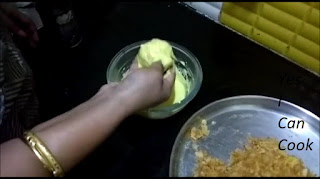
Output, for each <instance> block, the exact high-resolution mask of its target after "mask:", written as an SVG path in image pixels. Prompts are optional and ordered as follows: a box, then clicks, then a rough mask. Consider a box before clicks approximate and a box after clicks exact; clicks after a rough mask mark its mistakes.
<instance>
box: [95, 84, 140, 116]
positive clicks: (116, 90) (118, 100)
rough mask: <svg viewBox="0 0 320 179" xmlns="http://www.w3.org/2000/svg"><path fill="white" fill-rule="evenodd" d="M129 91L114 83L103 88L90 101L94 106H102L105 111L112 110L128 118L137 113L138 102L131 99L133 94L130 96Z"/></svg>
mask: <svg viewBox="0 0 320 179" xmlns="http://www.w3.org/2000/svg"><path fill="white" fill-rule="evenodd" d="M129 91H130V90H129V89H124V88H122V87H121V86H120V84H117V83H112V84H108V85H104V86H102V87H101V88H100V90H99V92H98V93H97V94H95V95H94V96H93V97H92V98H91V99H90V100H89V101H90V103H92V104H93V105H95V106H101V108H104V109H105V108H106V107H109V108H112V110H114V113H119V114H121V115H122V116H123V117H127V116H129V115H131V114H132V113H134V112H135V111H136V108H135V104H136V101H135V100H134V99H133V98H132V97H131V96H132V93H131V94H130V92H129ZM98 108H99V107H98ZM102 110H103V109H102ZM103 111H105V110H103Z"/></svg>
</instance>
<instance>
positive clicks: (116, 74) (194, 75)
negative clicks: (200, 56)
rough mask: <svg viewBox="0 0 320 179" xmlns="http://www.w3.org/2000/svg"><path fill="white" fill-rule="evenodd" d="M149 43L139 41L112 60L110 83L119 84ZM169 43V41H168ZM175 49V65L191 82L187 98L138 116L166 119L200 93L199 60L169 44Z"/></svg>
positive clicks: (109, 68) (108, 78) (108, 72)
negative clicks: (144, 44) (142, 46)
mask: <svg viewBox="0 0 320 179" xmlns="http://www.w3.org/2000/svg"><path fill="white" fill-rule="evenodd" d="M146 42H147V41H139V42H136V43H133V44H131V45H128V46H126V47H125V48H123V49H122V50H120V51H119V52H118V53H117V54H116V55H115V56H114V57H113V59H112V60H111V62H110V64H109V66H108V70H107V80H108V83H111V82H119V81H121V79H122V78H123V74H124V73H125V72H126V71H127V70H128V69H129V67H130V65H131V63H132V61H133V60H134V58H135V57H136V55H137V54H138V51H139V49H140V45H141V44H143V43H146ZM168 42H169V41H168ZM169 43H170V45H171V46H172V48H173V53H174V54H175V56H176V58H177V61H176V62H175V65H176V66H177V68H178V70H179V71H180V72H183V73H182V75H183V76H184V78H185V79H186V80H187V81H188V82H189V84H190V85H189V89H188V90H187V96H186V97H185V98H184V99H183V100H182V101H181V102H180V103H176V104H173V105H171V106H166V107H153V108H149V109H146V110H144V111H141V112H139V113H138V114H140V115H142V116H144V117H147V118H149V119H164V118H167V117H170V116H173V115H174V114H176V113H178V112H179V111H181V110H182V109H183V108H184V107H185V106H186V105H187V104H188V103H189V102H190V101H191V100H192V99H193V98H194V97H195V96H196V94H197V93H198V91H199V89H200V86H201V83H202V69H201V65H200V63H199V61H198V60H197V58H196V57H195V56H194V55H193V54H192V53H191V52H190V51H189V50H187V49H186V48H184V47H182V46H181V45H178V44H176V43H173V42H169Z"/></svg>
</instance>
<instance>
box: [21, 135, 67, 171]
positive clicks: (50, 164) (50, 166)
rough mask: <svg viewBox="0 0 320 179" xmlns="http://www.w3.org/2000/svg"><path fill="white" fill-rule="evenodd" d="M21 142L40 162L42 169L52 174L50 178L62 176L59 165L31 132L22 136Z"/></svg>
mask: <svg viewBox="0 0 320 179" xmlns="http://www.w3.org/2000/svg"><path fill="white" fill-rule="evenodd" d="M23 141H24V142H25V143H26V144H27V145H28V146H29V148H30V149H31V150H32V151H33V152H34V153H35V154H36V156H37V157H38V159H39V160H40V161H41V162H42V164H43V166H44V168H46V169H47V170H48V171H49V172H50V173H51V174H52V176H54V177H63V176H64V172H63V170H62V167H61V166H60V164H59V163H58V162H57V160H56V159H55V158H54V156H53V155H52V154H51V152H50V151H49V149H48V148H47V147H46V146H45V145H44V144H43V142H41V140H40V139H39V138H38V137H37V136H36V135H35V134H34V133H33V132H31V131H27V132H25V133H24V134H23Z"/></svg>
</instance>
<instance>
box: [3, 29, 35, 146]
mask: <svg viewBox="0 0 320 179" xmlns="http://www.w3.org/2000/svg"><path fill="white" fill-rule="evenodd" d="M38 123H40V121H39V115H38V100H37V98H36V94H35V92H34V88H33V78H32V71H31V69H30V67H29V66H28V64H27V63H26V61H25V59H24V58H23V57H22V55H21V52H20V50H19V49H18V48H17V47H16V46H15V45H14V43H13V40H12V37H11V35H10V33H9V32H8V31H7V29H5V28H3V27H1V26H0V143H3V142H5V141H7V140H10V139H13V138H16V137H20V136H21V134H22V133H23V131H25V130H26V129H30V128H32V127H34V126H35V125H37V124H38Z"/></svg>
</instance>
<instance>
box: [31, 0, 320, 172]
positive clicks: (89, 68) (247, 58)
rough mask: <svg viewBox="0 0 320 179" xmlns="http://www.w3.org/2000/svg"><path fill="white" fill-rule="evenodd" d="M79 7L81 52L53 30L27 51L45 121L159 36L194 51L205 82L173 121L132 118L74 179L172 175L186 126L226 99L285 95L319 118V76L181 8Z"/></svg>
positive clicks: (163, 5) (148, 5) (136, 5)
mask: <svg viewBox="0 0 320 179" xmlns="http://www.w3.org/2000/svg"><path fill="white" fill-rule="evenodd" d="M74 8H75V12H76V15H77V17H78V19H79V22H80V25H81V28H82V30H83V32H84V40H83V42H82V43H81V44H80V45H79V46H78V47H76V48H74V49H69V50H65V49H62V48H60V47H59V45H57V42H56V39H55V37H54V35H52V32H51V31H50V28H48V26H47V27H45V28H43V29H42V30H41V31H40V38H41V45H40V47H39V48H38V49H36V50H35V51H29V52H28V53H30V54H31V55H33V57H32V59H31V58H30V59H29V60H30V64H31V67H32V68H33V70H34V75H35V79H36V89H37V92H38V94H39V99H40V105H41V116H42V119H43V120H47V119H50V118H51V117H54V116H56V115H58V114H60V113H62V112H65V111H67V110H69V109H71V108H72V107H75V106H76V105H78V104H80V103H81V102H83V101H85V100H87V99H88V98H89V97H91V96H92V95H93V94H95V93H96V92H97V91H98V89H99V88H100V86H102V85H103V84H105V83H106V70H107V67H108V64H109V62H110V60H111V59H112V57H113V56H114V55H115V54H116V53H117V52H118V51H119V50H120V49H121V48H123V47H125V46H126V45H129V44H131V43H134V42H136V41H140V40H146V39H151V38H154V37H157V38H162V39H166V40H170V41H173V42H176V43H178V44H180V45H182V46H184V47H186V48H187V49H189V50H190V51H191V52H192V53H194V55H195V56H197V57H198V59H199V61H200V63H201V66H202V69H203V83H202V87H201V89H200V91H199V93H198V95H197V96H196V97H195V98H194V100H193V101H191V102H190V103H189V105H187V107H185V108H184V109H183V110H182V111H181V112H180V113H178V114H177V115H175V116H173V117H171V118H168V119H165V120H159V121H151V120H147V119H144V118H141V117H138V116H132V117H130V118H128V119H126V120H125V121H124V122H123V123H122V124H121V125H120V126H119V128H118V129H116V131H115V132H114V134H113V135H112V136H111V137H110V138H109V139H107V140H106V142H105V143H104V144H103V145H101V146H100V147H99V148H98V149H97V150H96V151H95V152H93V153H92V155H91V156H90V157H88V158H87V159H86V160H85V161H83V162H82V163H81V164H79V165H78V166H77V167H76V168H74V170H72V171H71V172H70V173H69V176H86V175H87V176H92V175H100V176H110V175H113V176H132V175H134V176H168V169H169V159H170V153H171V149H172V146H173V143H174V140H175V137H176V136H177V134H178V132H179V130H180V128H181V127H182V125H183V124H184V122H185V121H186V120H188V118H189V117H190V116H191V115H192V114H193V113H195V112H196V111H197V110H199V109H201V108H202V107H204V106H205V105H207V104H209V103H211V102H213V101H215V100H218V99H222V98H225V97H230V96H235V95H248V94H252V95H265V96H270V97H275V98H279V97H280V96H282V100H287V101H289V102H292V103H295V104H297V105H299V106H301V107H304V108H306V109H308V110H310V111H312V112H313V113H315V114H316V115H318V116H319V114H320V108H319V102H320V99H319V89H320V80H319V78H318V77H316V76H315V75H313V74H310V73H309V72H307V71H305V70H304V69H302V68H300V67H298V66H296V65H294V64H292V63H291V62H288V61H287V60H285V59H283V58H282V57H280V56H278V55H276V54H274V53H272V52H270V51H269V50H267V49H265V48H263V47H261V46H259V45H257V44H255V43H253V42H251V41H249V40H247V39H246V38H244V37H241V36H240V35H238V34H236V33H234V32H232V31H230V30H228V29H226V28H225V27H222V26H220V25H218V24H216V23H214V22H213V21H210V20H209V19H207V18H205V17H203V16H201V15H199V14H197V13H195V12H193V11H192V10H190V9H188V8H186V7H184V6H182V5H180V4H178V3H155V2H153V3H121V4H111V3H108V2H99V1H98V2H96V3H90V4H89V3H87V2H75V3H74ZM28 53H26V56H31V55H30V54H28ZM284 77H285V78H284ZM282 79H288V80H282ZM295 79H298V80H295ZM92 132H94V131H92Z"/></svg>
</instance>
